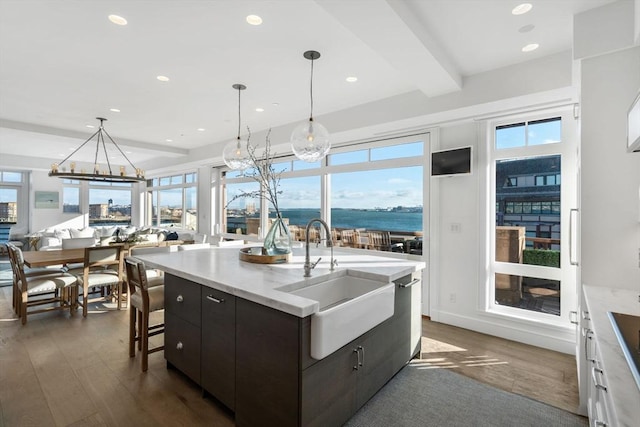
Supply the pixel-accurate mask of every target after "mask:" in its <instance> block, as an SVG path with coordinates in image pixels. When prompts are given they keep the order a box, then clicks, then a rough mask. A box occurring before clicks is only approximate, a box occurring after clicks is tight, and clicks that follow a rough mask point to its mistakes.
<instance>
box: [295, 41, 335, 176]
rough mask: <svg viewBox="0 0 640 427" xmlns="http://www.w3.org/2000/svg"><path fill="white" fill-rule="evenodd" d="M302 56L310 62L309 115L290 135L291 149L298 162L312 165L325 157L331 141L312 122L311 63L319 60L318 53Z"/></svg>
mask: <svg viewBox="0 0 640 427" xmlns="http://www.w3.org/2000/svg"><path fill="white" fill-rule="evenodd" d="M303 56H304V57H305V58H306V59H308V60H310V61H311V85H310V95H311V113H310V114H309V121H307V122H304V123H302V124H300V125H298V126H297V127H296V128H295V129H294V130H293V132H292V133H291V149H292V150H293V154H295V155H296V157H297V158H299V159H300V160H304V161H305V162H310V163H313V162H317V161H318V160H320V159H322V158H323V157H324V156H326V155H327V153H328V152H329V149H330V148H331V141H330V140H329V132H328V131H327V128H325V127H324V126H322V125H321V124H320V123H318V122H315V121H314V120H313V61H315V60H316V59H318V58H320V53H319V52H316V51H315V50H308V51H306V52H305V53H304V54H303Z"/></svg>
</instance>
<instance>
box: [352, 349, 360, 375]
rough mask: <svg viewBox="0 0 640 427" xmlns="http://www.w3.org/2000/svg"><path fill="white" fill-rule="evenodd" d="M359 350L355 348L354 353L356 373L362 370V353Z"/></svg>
mask: <svg viewBox="0 0 640 427" xmlns="http://www.w3.org/2000/svg"><path fill="white" fill-rule="evenodd" d="M358 348H360V347H358ZM358 348H354V349H353V352H354V353H355V354H356V364H355V365H353V370H354V371H357V370H358V369H360V368H359V366H361V365H360V351H359V350H358Z"/></svg>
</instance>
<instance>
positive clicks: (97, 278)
mask: <svg viewBox="0 0 640 427" xmlns="http://www.w3.org/2000/svg"><path fill="white" fill-rule="evenodd" d="M123 271H124V249H123V246H122V245H110V246H94V247H90V248H85V249H84V266H83V268H82V272H81V273H80V271H79V270H69V272H70V273H71V272H73V273H75V274H76V277H77V278H78V286H77V287H76V291H75V296H74V298H73V308H74V309H77V308H78V306H79V305H81V306H82V315H83V316H84V317H86V316H87V312H88V308H89V303H90V302H95V301H99V300H102V299H105V298H107V299H111V300H113V299H115V300H116V306H117V309H118V310H120V308H121V307H122V285H123V283H124V279H123V277H124V273H123ZM80 289H82V303H80ZM96 289H102V290H106V291H107V293H106V295H103V294H101V295H100V297H97V298H92V299H89V293H90V291H93V290H96Z"/></svg>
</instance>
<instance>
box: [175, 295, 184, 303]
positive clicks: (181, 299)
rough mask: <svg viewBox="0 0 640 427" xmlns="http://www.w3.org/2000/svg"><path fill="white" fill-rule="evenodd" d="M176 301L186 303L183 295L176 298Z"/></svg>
mask: <svg viewBox="0 0 640 427" xmlns="http://www.w3.org/2000/svg"><path fill="white" fill-rule="evenodd" d="M176 301H178V302H182V301H184V298H183V297H182V295H178V297H177V298H176Z"/></svg>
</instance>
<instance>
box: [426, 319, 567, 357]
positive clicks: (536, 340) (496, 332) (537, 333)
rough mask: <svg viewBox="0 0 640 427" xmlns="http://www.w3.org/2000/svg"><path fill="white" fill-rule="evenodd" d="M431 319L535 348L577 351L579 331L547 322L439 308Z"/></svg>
mask: <svg viewBox="0 0 640 427" xmlns="http://www.w3.org/2000/svg"><path fill="white" fill-rule="evenodd" d="M432 314H433V316H432V317H433V319H435V320H432V321H437V322H440V323H445V324H447V325H452V326H457V327H459V328H464V329H469V330H472V331H476V332H480V333H483V334H487V335H492V336H496V337H500V338H504V339H508V340H511V341H517V342H521V343H523V344H529V345H533V346H536V347H541V348H546V349H548V350H554V351H558V352H561V353H566V354H573V355H575V352H576V332H575V331H572V330H569V329H566V328H556V327H553V326H547V325H545V326H544V328H541V327H539V326H537V325H536V326H533V325H532V326H527V325H524V324H519V323H515V322H512V323H511V324H505V322H504V321H501V320H500V319H497V318H496V319H494V318H488V317H487V318H480V317H470V316H462V315H460V314H457V313H450V312H446V311H436V312H434V313H432Z"/></svg>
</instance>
